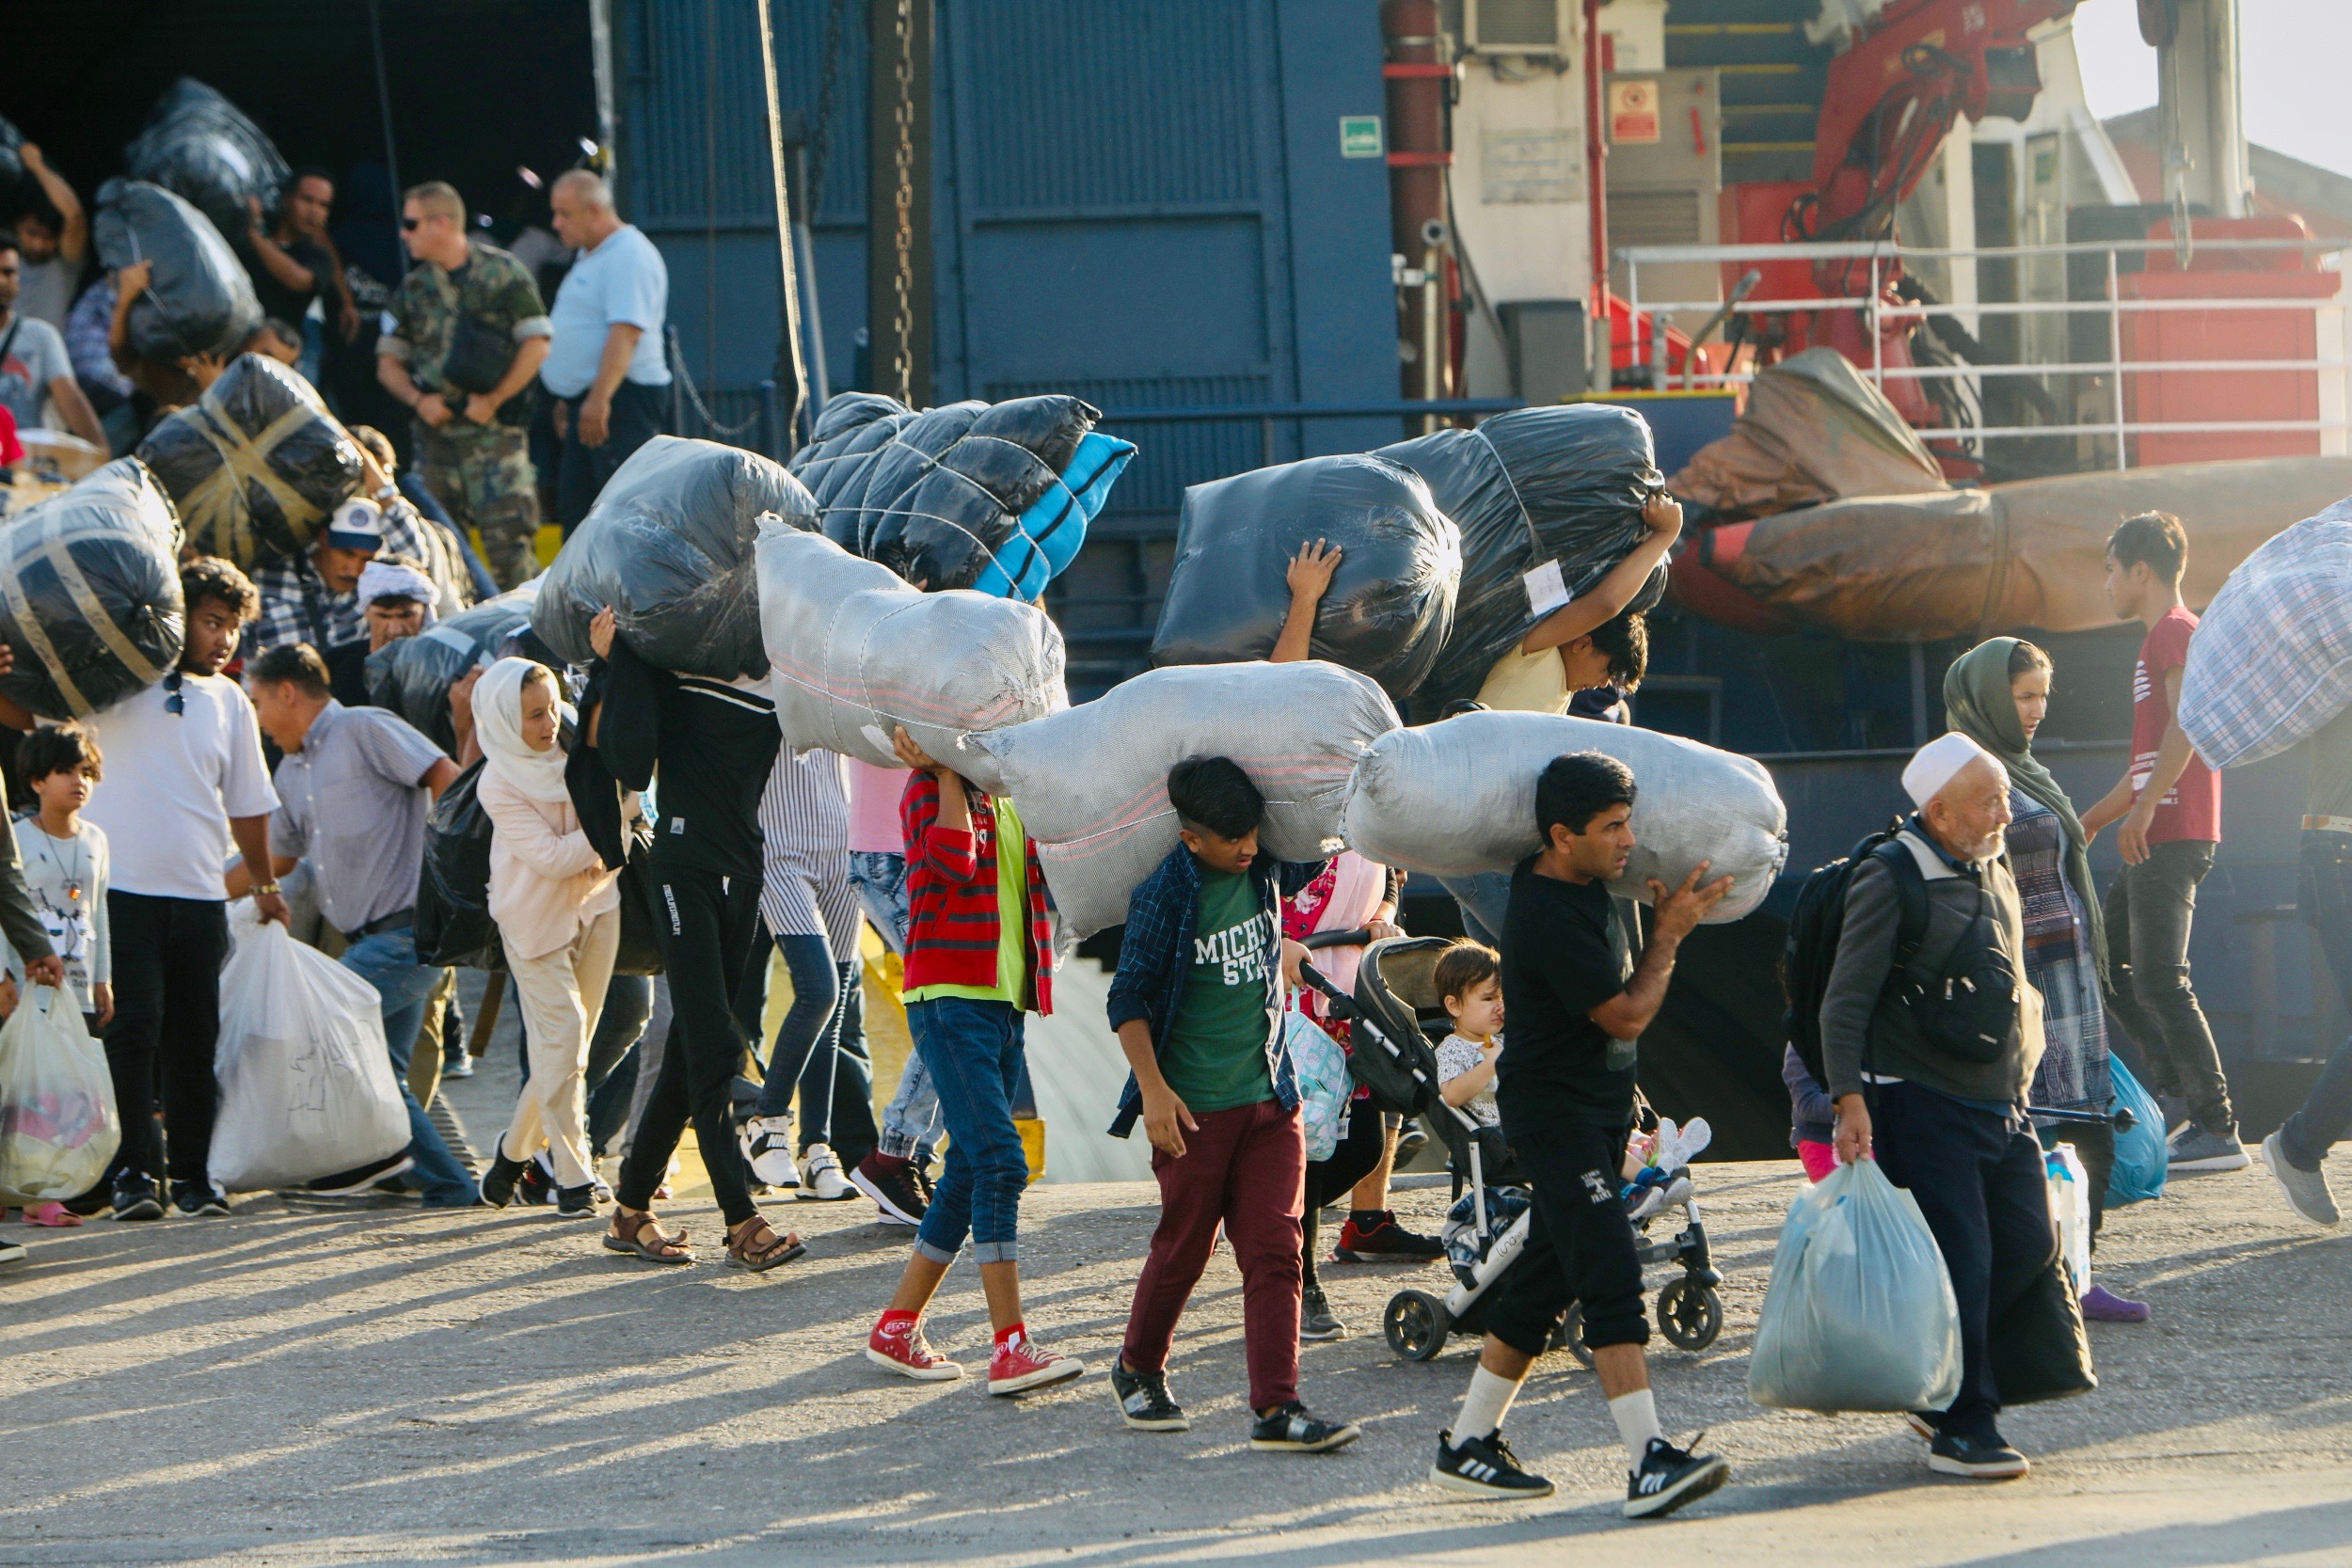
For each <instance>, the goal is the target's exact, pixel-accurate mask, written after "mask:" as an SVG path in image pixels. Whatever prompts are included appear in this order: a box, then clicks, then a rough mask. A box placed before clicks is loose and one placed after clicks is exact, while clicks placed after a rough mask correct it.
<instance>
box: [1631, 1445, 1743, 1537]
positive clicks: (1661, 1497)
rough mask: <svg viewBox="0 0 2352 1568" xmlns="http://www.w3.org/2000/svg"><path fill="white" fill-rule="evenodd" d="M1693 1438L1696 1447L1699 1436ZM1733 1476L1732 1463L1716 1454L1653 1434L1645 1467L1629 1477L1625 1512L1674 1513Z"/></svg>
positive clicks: (1639, 1515) (1643, 1516)
mask: <svg viewBox="0 0 2352 1568" xmlns="http://www.w3.org/2000/svg"><path fill="white" fill-rule="evenodd" d="M1702 1435H1704V1434H1702ZM1691 1442H1692V1446H1693V1448H1695V1446H1696V1445H1697V1443H1698V1438H1696V1437H1693V1438H1692V1439H1691ZM1730 1479H1731V1466H1730V1465H1727V1464H1725V1463H1724V1461H1723V1460H1722V1459H1721V1458H1720V1457H1718V1456H1717V1455H1714V1454H1711V1453H1697V1452H1694V1451H1692V1449H1677V1448H1676V1447H1675V1446H1674V1445H1673V1444H1672V1443H1669V1442H1667V1441H1666V1440H1665V1439H1664V1438H1663V1437H1653V1438H1651V1439H1650V1440H1649V1449H1648V1450H1647V1451H1646V1452H1645V1453H1644V1454H1643V1455H1642V1467H1641V1468H1640V1469H1638V1470H1635V1471H1634V1472H1633V1473H1632V1474H1630V1475H1629V1476H1627V1477H1626V1481H1625V1516H1626V1517H1627V1518H1629V1519H1655V1518H1658V1517H1659V1516H1660V1515H1661V1514H1667V1513H1673V1512H1674V1511H1675V1510H1676V1509H1677V1508H1680V1507H1682V1506H1683V1505H1684V1504H1685V1503H1694V1502H1696V1501H1698V1500H1699V1499H1700V1498H1701V1497H1706V1496H1707V1495H1708V1493H1709V1492H1712V1491H1714V1490H1715V1489H1716V1488H1717V1487H1719V1486H1721V1485H1723V1483H1724V1482H1725V1481H1729V1480H1730Z"/></svg>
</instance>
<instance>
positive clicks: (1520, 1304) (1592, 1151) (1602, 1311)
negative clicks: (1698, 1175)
mask: <svg viewBox="0 0 2352 1568" xmlns="http://www.w3.org/2000/svg"><path fill="white" fill-rule="evenodd" d="M1628 1131H1629V1129H1627V1128H1623V1127H1616V1128H1610V1127H1594V1126H1586V1125H1582V1124H1580V1123H1576V1122H1562V1123H1560V1124H1558V1125H1555V1126H1550V1127H1543V1128H1534V1129H1525V1130H1522V1129H1518V1128H1513V1129H1509V1130H1508V1132H1509V1136H1510V1139H1511V1152H1512V1153H1513V1154H1515V1155H1517V1156H1518V1162H1519V1168H1520V1169H1521V1170H1523V1171H1524V1172H1526V1174H1527V1178H1528V1185H1529V1186H1530V1188H1531V1189H1532V1190H1533V1191H1534V1195H1535V1201H1534V1206H1533V1211H1532V1212H1533V1213H1534V1220H1533V1222H1532V1223H1531V1225H1530V1227H1529V1231H1528V1237H1527V1249H1526V1250H1525V1251H1523V1252H1521V1253H1520V1254H1519V1256H1518V1261H1516V1262H1515V1263H1513V1264H1512V1265H1511V1270H1510V1272H1509V1273H1508V1274H1506V1275H1504V1276H1503V1277H1502V1281H1501V1284H1502V1294H1501V1295H1500V1296H1498V1297H1497V1298H1496V1300H1495V1304H1494V1307H1493V1309H1492V1311H1490V1312H1489V1313H1488V1314H1487V1318H1486V1332H1488V1333H1489V1334H1492V1335H1493V1336H1494V1337H1495V1338H1498V1339H1500V1340H1502V1342H1503V1343H1504V1344H1506V1345H1508V1346H1510V1347H1511V1348H1512V1349H1513V1350H1515V1351H1518V1352H1519V1353H1520V1354H1524V1355H1541V1354H1543V1351H1544V1347H1545V1345H1547V1344H1549V1342H1550V1339H1551V1331H1552V1329H1553V1328H1554V1327H1555V1326H1556V1325H1557V1324H1558V1323H1559V1322H1560V1320H1561V1318H1562V1317H1563V1316H1564V1315H1565V1313H1566V1312H1567V1309H1568V1307H1569V1305H1570V1304H1571V1303H1573V1302H1581V1303H1583V1305H1584V1342H1585V1344H1587V1345H1589V1346H1590V1347H1592V1348H1593V1349H1594V1350H1598V1349H1600V1348H1601V1347H1602V1346H1604V1345H1640V1344H1646V1343H1648V1341H1649V1319H1648V1318H1647V1317H1646V1316H1645V1315H1644V1313H1643V1310H1642V1260H1641V1257H1640V1255H1639V1254H1638V1253H1637V1252H1635V1250H1634V1241H1633V1222H1632V1221H1631V1220H1630V1219H1629V1218H1627V1216H1626V1212H1625V1200H1624V1199H1623V1198H1621V1197H1619V1196H1617V1194H1618V1190H1619V1189H1620V1188H1621V1187H1623V1186H1624V1184H1625V1176H1624V1167H1625V1140H1626V1133H1627V1132H1628Z"/></svg>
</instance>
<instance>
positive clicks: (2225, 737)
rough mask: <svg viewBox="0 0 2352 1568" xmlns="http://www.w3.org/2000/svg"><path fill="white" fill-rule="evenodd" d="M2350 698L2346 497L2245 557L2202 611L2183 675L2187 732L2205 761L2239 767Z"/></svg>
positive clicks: (2351, 518) (2350, 548)
mask: <svg viewBox="0 0 2352 1568" xmlns="http://www.w3.org/2000/svg"><path fill="white" fill-rule="evenodd" d="M2194 558H2195V557H2194V551H2193V550H2192V552H2191V559H2194ZM2347 702H2352V500H2340V501H2338V502H2337V503H2336V504H2335V505H2333V506H2330V507H2328V509H2327V510H2326V511H2324V512H2321V513H2320V514H2319V515H2317V516H2314V517H2310V518H2306V519H2305V520H2304V521H2302V522H2299V523H2297V524H2296V525H2295V526H2294V527H2293V528H2291V529H2288V530H2287V531H2285V532H2284V533H2281V534H2280V535H2279V536H2278V537H2277V538H2275V539H2273V540H2271V541H2270V542H2269V543H2268V544H2266V545H2265V546H2262V548H2260V549H2258V550H2256V551H2255V552H2254V553H2253V554H2251V555H2249V556H2248V557H2247V558H2246V560H2245V562H2243V563H2241V564H2240V565H2239V567H2238V569H2237V570H2236V571H2234V572H2232V573H2231V574H2230V580H2229V581H2227V582H2225V583H2223V584H2222V585H2221V592H2220V593H2218V594H2215V595H2214V599H2213V603H2212V604H2210V605H2208V606H2206V607H2205V613H2204V616H2203V618H2202V619H2201V620H2200V621H2199V622H2198V626H2197V635H2196V636H2195V637H2194V638H2192V639H2191V640H2190V641H2189V644H2188V668H2187V669H2186V670H2185V671H2183V672H2182V673H2181V730H2182V732H2183V733H2184V734H2185V735H2186V736H2188V738H2189V741H2190V743H2191V744H2192V745H2194V746H2195V747H2196V748H2197V752H2198V754H2199V755H2200V756H2201V757H2203V758H2204V759H2205V760H2206V761H2207V762H2208V763H2211V764H2212V765H2213V766H2214V767H2216V768H2235V767H2239V766H2241V765H2243V764H2246V763H2249V762H2260V761H2261V760H2262V759H2263V758H2265V757H2267V756H2275V755H2277V754H2278V753H2279V752H2283V751H2285V750H2286V749H2287V748H2288V747H2290V746H2292V745H2294V744H2295V743H2296V741H2298V740H2301V739H2302V738H2304V737H2305V736H2309V735H2312V734H2314V733H2316V732H2317V731H2318V730H2319V729H2320V728H2321V726H2323V725H2325V724H2327V723H2328V722H2330V721H2333V720H2334V719H2335V717H2336V715H2338V714H2340V713H2342V712H2343V711H2344V705H2345V704H2346V703H2347Z"/></svg>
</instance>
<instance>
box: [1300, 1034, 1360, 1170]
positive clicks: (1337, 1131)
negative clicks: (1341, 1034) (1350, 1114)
mask: <svg viewBox="0 0 2352 1568" xmlns="http://www.w3.org/2000/svg"><path fill="white" fill-rule="evenodd" d="M1282 1048H1283V1049H1284V1050H1286V1051H1288V1052H1289V1053H1290V1055H1291V1071H1292V1073H1293V1074H1294V1075H1295V1078H1296V1080H1297V1084H1298V1116H1299V1120H1300V1121H1301V1122H1302V1123H1304V1124H1305V1128H1306V1133H1307V1158H1308V1159H1310V1160H1328V1159H1329V1158H1331V1156H1332V1155H1333V1154H1334V1153H1336V1152H1338V1150H1339V1147H1340V1140H1341V1139H1342V1138H1343V1137H1345V1136H1346V1135H1347V1132H1346V1130H1347V1108H1348V1104H1349V1101H1350V1100H1351V1099H1352V1098H1353V1096H1354V1095H1355V1093H1356V1081H1355V1080H1354V1079H1353V1078H1351V1077H1350V1076H1349V1075H1348V1071H1347V1053H1346V1052H1344V1051H1343V1050H1341V1049H1340V1042H1339V1041H1337V1040H1335V1039H1333V1038H1332V1037H1330V1036H1328V1035H1327V1034H1325V1033H1324V1032H1323V1031H1322V1030H1321V1029H1320V1028H1318V1027H1317V1026H1316V1024H1315V1022H1314V1020H1312V1019H1311V1018H1309V1017H1308V1016H1307V1015H1306V1014H1305V1013H1302V1012H1296V1011H1292V1012H1287V1013H1284V1014H1283V1015H1282Z"/></svg>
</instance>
